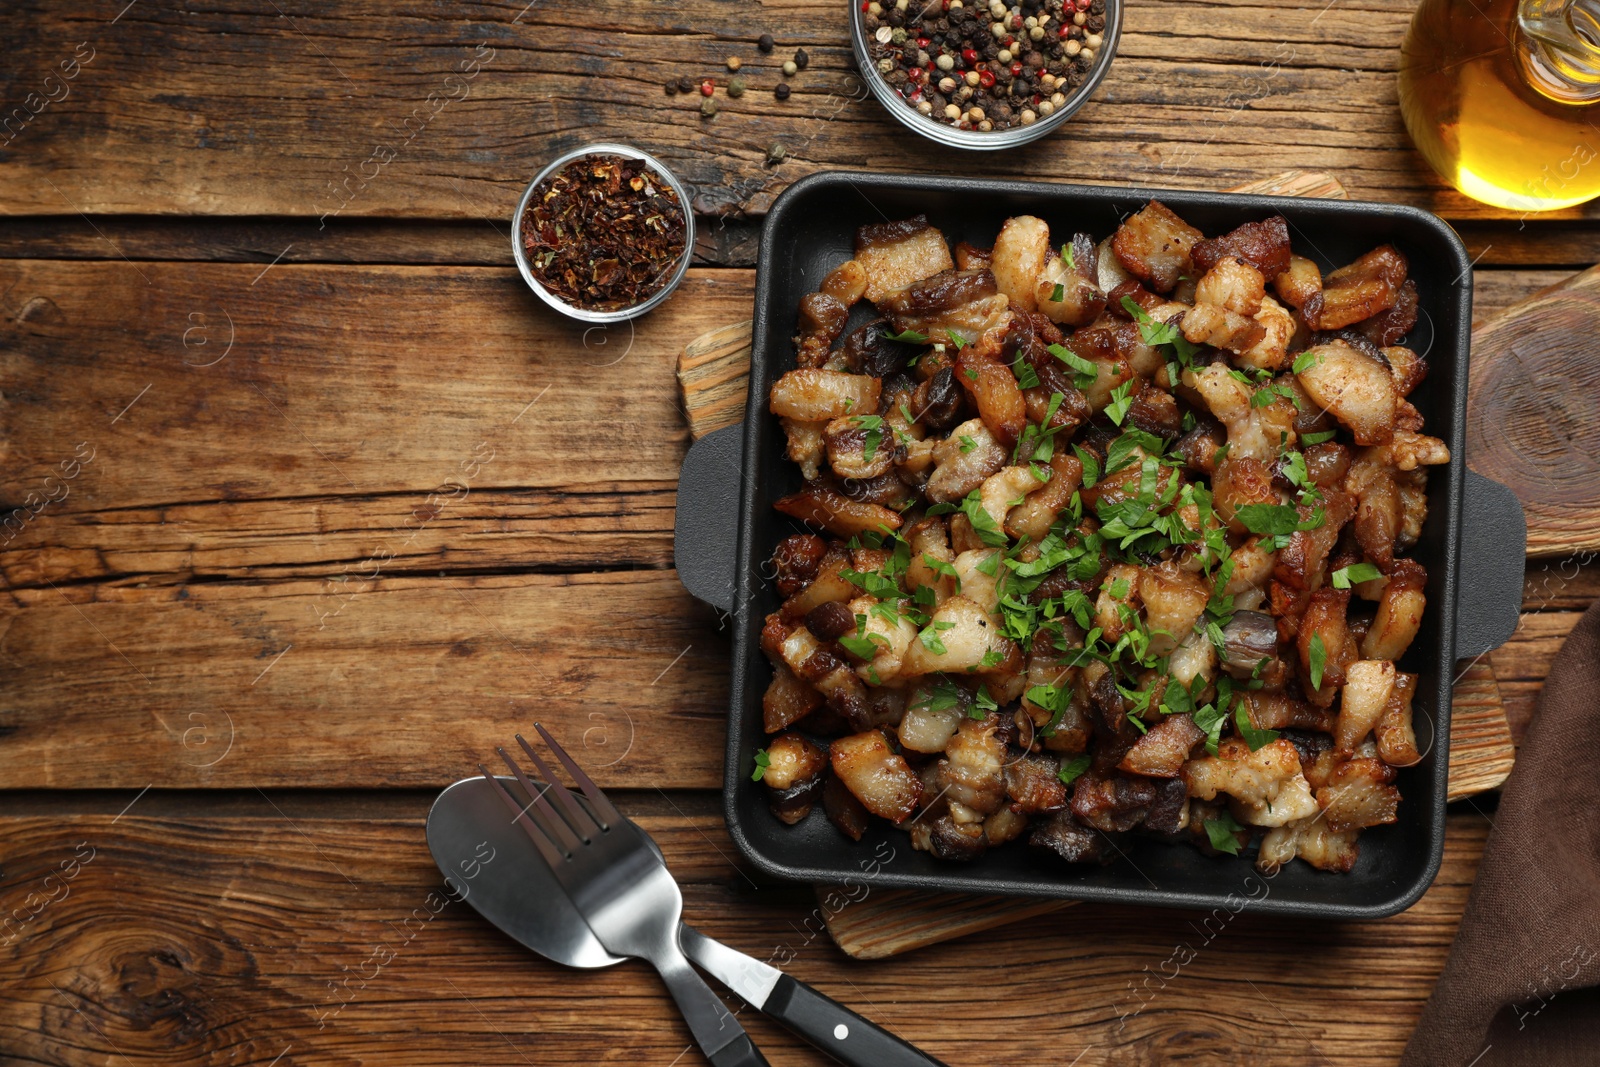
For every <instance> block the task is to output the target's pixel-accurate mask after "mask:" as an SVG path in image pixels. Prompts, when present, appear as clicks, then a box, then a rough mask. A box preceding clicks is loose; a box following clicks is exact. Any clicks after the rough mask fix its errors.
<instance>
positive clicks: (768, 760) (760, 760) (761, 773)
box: [750, 748, 772, 782]
mask: <svg viewBox="0 0 1600 1067" xmlns="http://www.w3.org/2000/svg"><path fill="white" fill-rule="evenodd" d="M770 766H772V757H771V756H769V755H767V750H766V749H764V748H758V749H756V769H755V771H754V772H753V773H752V774H751V775H750V780H751V781H752V782H759V781H761V779H762V778H764V777H766V774H767V768H768V767H770Z"/></svg>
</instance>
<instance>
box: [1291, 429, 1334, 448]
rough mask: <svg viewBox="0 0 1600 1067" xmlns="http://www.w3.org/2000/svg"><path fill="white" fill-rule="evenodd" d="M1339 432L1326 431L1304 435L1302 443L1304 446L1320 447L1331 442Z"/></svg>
mask: <svg viewBox="0 0 1600 1067" xmlns="http://www.w3.org/2000/svg"><path fill="white" fill-rule="evenodd" d="M1338 432H1339V431H1338V430H1324V431H1322V432H1321V433H1303V434H1301V435H1300V443H1301V444H1303V445H1320V444H1322V443H1323V442H1324V441H1331V440H1333V439H1334V437H1335V436H1336V435H1337V434H1338Z"/></svg>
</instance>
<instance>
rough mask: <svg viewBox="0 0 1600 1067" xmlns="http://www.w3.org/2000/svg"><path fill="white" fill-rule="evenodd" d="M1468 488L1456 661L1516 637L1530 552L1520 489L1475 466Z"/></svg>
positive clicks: (1464, 506) (1463, 507)
mask: <svg viewBox="0 0 1600 1067" xmlns="http://www.w3.org/2000/svg"><path fill="white" fill-rule="evenodd" d="M1464 489H1465V492H1464V493H1463V494H1462V504H1461V569H1460V571H1459V573H1460V574H1461V575H1462V578H1461V579H1460V582H1459V585H1460V589H1461V592H1460V594H1459V596H1458V597H1457V598H1456V647H1455V654H1456V659H1471V658H1472V657H1474V656H1481V655H1482V654H1483V653H1485V652H1488V651H1489V650H1490V649H1493V648H1499V647H1500V646H1501V645H1503V644H1505V643H1506V641H1507V640H1508V639H1510V637H1511V634H1512V633H1513V632H1514V631H1515V630H1516V628H1517V620H1518V619H1519V618H1520V617H1521V612H1522V571H1523V567H1524V565H1525V563H1526V560H1527V552H1528V523H1527V520H1526V519H1525V518H1524V517H1523V515H1522V504H1521V502H1520V501H1518V500H1517V495H1516V494H1515V493H1513V492H1512V491H1511V490H1510V489H1507V488H1506V487H1505V486H1503V485H1501V484H1500V483H1499V482H1496V481H1491V480H1490V479H1488V478H1485V477H1484V476H1483V475H1481V474H1479V473H1477V472H1476V471H1472V470H1469V471H1467V479H1466V485H1465V487H1464Z"/></svg>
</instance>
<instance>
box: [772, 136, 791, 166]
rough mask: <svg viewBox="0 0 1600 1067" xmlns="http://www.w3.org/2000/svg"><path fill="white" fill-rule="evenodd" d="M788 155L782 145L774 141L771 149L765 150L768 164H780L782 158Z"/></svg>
mask: <svg viewBox="0 0 1600 1067" xmlns="http://www.w3.org/2000/svg"><path fill="white" fill-rule="evenodd" d="M788 154H789V153H788V152H787V151H785V150H784V147H783V145H781V144H778V143H777V142H776V141H774V142H773V143H772V147H770V148H768V149H767V162H768V163H774V164H775V163H782V162H783V157H784V156H786V155H788Z"/></svg>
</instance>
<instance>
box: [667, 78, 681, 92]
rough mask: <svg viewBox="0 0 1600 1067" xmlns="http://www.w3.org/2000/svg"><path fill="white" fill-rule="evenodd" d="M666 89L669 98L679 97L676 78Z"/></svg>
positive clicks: (668, 83)
mask: <svg viewBox="0 0 1600 1067" xmlns="http://www.w3.org/2000/svg"><path fill="white" fill-rule="evenodd" d="M664 88H665V89H666V92H667V95H668V96H677V95H678V80H677V79H676V78H673V79H672V80H671V81H669V82H667V84H666V86H665V87H664Z"/></svg>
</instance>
